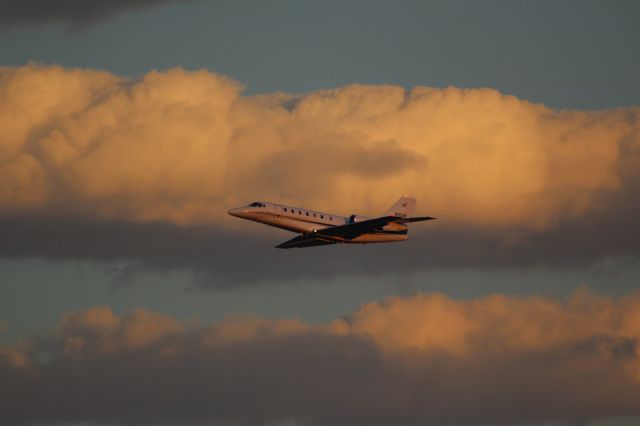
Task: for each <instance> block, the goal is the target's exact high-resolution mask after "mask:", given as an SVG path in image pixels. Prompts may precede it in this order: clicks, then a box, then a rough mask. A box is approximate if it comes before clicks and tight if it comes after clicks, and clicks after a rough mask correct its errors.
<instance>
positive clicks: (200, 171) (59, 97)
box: [0, 65, 640, 231]
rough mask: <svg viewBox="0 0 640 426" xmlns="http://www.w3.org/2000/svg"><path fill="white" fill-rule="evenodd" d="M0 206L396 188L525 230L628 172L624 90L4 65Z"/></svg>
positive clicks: (216, 203) (634, 139) (127, 212)
mask: <svg viewBox="0 0 640 426" xmlns="http://www.w3.org/2000/svg"><path fill="white" fill-rule="evenodd" d="M0 96H1V97H2V99H3V102H2V105H0V129H1V130H0V180H1V181H2V182H3V183H4V184H3V185H2V186H1V187H0V211H1V212H2V213H3V214H4V215H21V214H34V215H43V214H44V215H55V214H58V215H60V214H64V215H69V214H71V215H75V216H78V215H79V216H82V217H87V218H93V219H100V220H117V221H133V222H153V221H161V222H168V223H175V224H182V225H184V224H187V225H188V224H195V223H204V224H206V223H212V222H214V221H229V222H228V223H235V222H232V221H231V220H230V218H227V216H226V215H225V212H226V210H227V208H228V207H230V206H235V205H240V204H243V203H246V202H248V201H251V200H253V199H254V198H260V199H268V200H274V201H281V202H286V203H293V204H302V205H307V206H310V207H316V208H319V209H328V210H334V211H337V212H338V213H344V214H347V213H349V212H351V211H352V210H353V209H355V208H359V209H361V210H363V211H362V213H364V214H376V213H378V212H382V211H384V209H385V208H386V207H388V205H389V204H390V203H391V202H393V200H394V199H395V198H396V197H397V196H398V195H400V194H403V193H408V194H412V195H415V196H417V197H418V198H419V200H420V202H419V209H420V211H421V212H422V213H425V214H432V215H435V216H438V217H442V218H446V221H447V223H449V224H462V225H470V226H494V227H496V226H497V227H518V228H522V229H524V230H528V231H531V230H534V231H535V230H539V229H548V228H550V227H553V226H554V224H556V223H558V222H559V221H561V220H563V219H567V218H569V219H570V218H574V217H580V216H583V215H585V214H587V213H589V212H593V211H598V210H601V209H604V208H606V207H607V203H608V201H607V198H606V194H611V193H616V192H619V191H620V190H621V189H622V188H623V187H624V186H625V184H626V183H627V182H629V181H630V180H632V179H636V178H637V177H638V175H639V174H640V124H639V123H640V121H639V120H638V117H639V115H640V110H639V109H638V108H629V109H619V110H608V111H557V110H553V109H549V108H546V107H545V106H543V105H540V104H532V103H529V102H527V101H523V100H520V99H517V98H515V97H513V96H508V95H503V94H501V93H499V92H497V91H495V90H492V89H457V88H447V89H434V88H426V87H415V88H413V89H412V90H410V91H406V90H404V89H403V88H400V87H397V86H363V85H351V86H346V87H343V88H338V89H333V90H321V91H316V92H311V93H307V94H304V95H300V96H291V95H285V94H268V95H259V96H244V95H242V85H241V84H239V83H238V82H236V81H234V80H232V79H230V78H227V77H224V76H220V75H217V74H214V73H211V72H208V71H197V72H186V71H184V70H181V69H174V70H170V71H167V72H150V73H149V74H147V75H145V76H143V77H142V78H141V79H139V80H130V79H125V78H121V77H118V76H114V75H112V74H109V73H106V72H99V71H93V70H80V69H62V68H59V67H43V66H37V65H28V66H24V67H18V68H3V69H1V70H0Z"/></svg>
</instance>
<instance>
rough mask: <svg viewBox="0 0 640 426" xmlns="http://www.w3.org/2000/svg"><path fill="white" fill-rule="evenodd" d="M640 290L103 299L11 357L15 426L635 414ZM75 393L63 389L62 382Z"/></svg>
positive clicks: (2, 370) (9, 388)
mask: <svg viewBox="0 0 640 426" xmlns="http://www.w3.org/2000/svg"><path fill="white" fill-rule="evenodd" d="M638 312H640V297H639V296H638V295H637V294H635V295H628V296H624V297H621V298H619V299H611V298H606V297H601V296H598V295H595V294H592V293H590V292H588V291H586V290H580V291H578V292H577V293H575V294H574V295H573V296H572V297H571V298H570V299H568V300H566V301H558V300H553V299H548V298H543V297H526V298H514V297H507V296H503V295H493V296H487V297H483V298H480V299H472V300H466V301H460V300H453V299H450V298H448V297H446V296H443V295H441V294H419V295H415V296H412V297H407V298H398V297H394V298H389V299H385V300H383V301H380V302H372V303H369V304H366V305H364V306H362V307H361V308H359V309H358V310H356V311H355V312H354V313H352V314H351V315H348V316H346V317H344V318H338V319H336V320H334V321H332V322H330V323H328V324H321V325H312V324H307V323H304V322H301V321H299V320H288V319H284V320H269V319H264V318H246V317H237V318H228V319H226V320H224V321H221V322H217V323H213V324H202V323H199V322H198V321H194V320H190V321H180V320H177V319H175V318H172V317H167V316H164V315H161V314H157V313H152V312H148V311H145V310H142V309H138V310H134V311H132V312H129V313H126V314H124V315H116V314H114V313H113V312H112V311H111V310H110V309H108V308H104V307H97V308H91V309H87V310H82V311H76V312H71V313H69V314H67V315H65V316H64V317H63V318H62V320H61V323H60V325H59V326H58V328H57V330H56V331H54V332H52V334H50V335H49V336H43V337H40V338H36V339H33V340H32V341H31V342H23V343H22V344H20V345H18V346H17V347H9V348H4V349H2V351H1V352H0V378H1V379H2V380H0V389H2V392H3V395H5V397H4V398H5V407H6V409H5V412H4V414H3V415H4V418H5V419H7V420H9V421H10V422H11V423H26V422H38V423H47V422H49V423H55V422H96V423H105V422H110V423H117V424H130V423H136V424H157V423H163V424H165V423H169V424H172V423H176V424H203V423H206V424H210V423H216V424H218V423H222V424H226V423H230V424H264V423H269V422H279V421H293V422H295V423H296V424H425V423H438V424H485V423H490V424H496V423H500V424H524V423H530V422H550V421H568V422H576V421H586V420H592V419H597V418H606V417H612V416H620V415H636V416H638V415H640V410H639V408H638V405H637V400H638V397H640V349H639V348H640V346H639V345H638V344H639V343H640V340H639V339H640V316H638ZM60 389H64V392H60Z"/></svg>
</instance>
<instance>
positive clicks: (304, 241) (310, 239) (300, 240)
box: [276, 235, 336, 249]
mask: <svg viewBox="0 0 640 426" xmlns="http://www.w3.org/2000/svg"><path fill="white" fill-rule="evenodd" d="M335 243H336V241H331V240H327V239H319V238H315V237H314V236H312V235H299V236H297V237H295V238H292V239H290V240H289V241H285V242H284V243H282V244H280V245H277V246H276V248H282V249H288V248H294V247H297V248H303V247H314V246H324V245H326V244H335Z"/></svg>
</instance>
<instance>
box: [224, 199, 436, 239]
mask: <svg viewBox="0 0 640 426" xmlns="http://www.w3.org/2000/svg"><path fill="white" fill-rule="evenodd" d="M416 203H417V200H416V199H415V198H410V197H406V196H405V197H400V199H399V200H398V201H396V202H395V203H394V204H393V205H392V206H391V207H390V208H389V210H387V211H386V212H385V213H384V214H383V215H382V216H380V217H376V218H369V217H365V216H360V215H356V214H352V215H351V216H349V217H344V216H339V215H336V214H333V213H325V212H321V211H317V210H309V209H305V208H302V207H292V206H286V205H284V204H276V203H270V202H266V201H255V202H253V203H251V204H249V205H247V206H244V207H237V208H235V209H231V210H229V214H230V215H231V216H235V217H239V218H241V219H247V220H252V221H254V222H259V223H264V224H265V225H269V226H274V227H276V228H281V229H286V230H287V231H292V232H297V233H299V234H300V235H298V236H297V237H295V238H293V239H291V240H288V241H285V242H284V243H282V244H280V245H277V246H276V248H282V249H288V248H294V247H296V248H302V247H313V246H323V245H327V244H336V243H347V244H368V243H391V242H396V241H404V240H406V239H407V238H408V235H407V232H408V230H409V228H408V225H409V223H412V222H422V221H425V220H433V219H435V218H434V217H429V216H423V217H410V216H411V213H412V212H413V210H414V209H415V207H416Z"/></svg>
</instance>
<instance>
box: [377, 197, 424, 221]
mask: <svg viewBox="0 0 640 426" xmlns="http://www.w3.org/2000/svg"><path fill="white" fill-rule="evenodd" d="M417 202H418V200H416V199H415V198H411V197H406V196H405V197H400V199H398V201H396V202H395V203H394V204H393V205H392V206H391V207H389V210H387V211H386V212H384V214H383V216H395V217H403V218H407V217H410V216H411V214H412V213H413V211H414V210H415V208H416V203H417Z"/></svg>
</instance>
